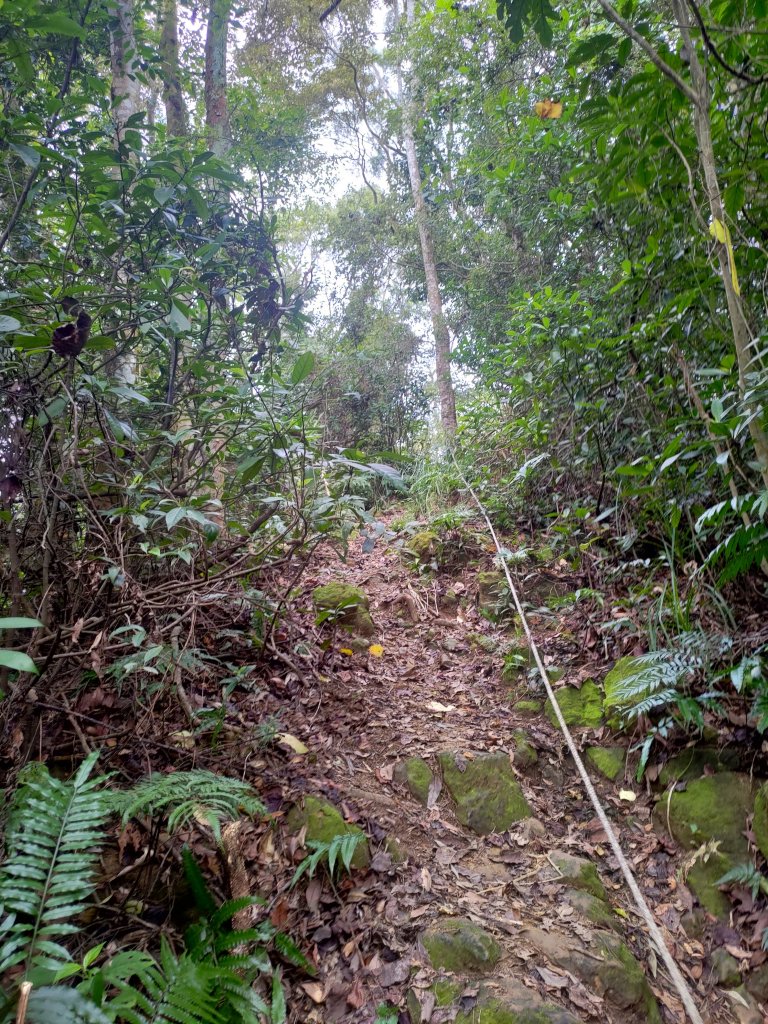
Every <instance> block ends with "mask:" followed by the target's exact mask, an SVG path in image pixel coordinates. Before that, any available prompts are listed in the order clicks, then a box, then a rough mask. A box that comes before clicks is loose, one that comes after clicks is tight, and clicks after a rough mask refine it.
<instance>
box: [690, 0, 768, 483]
mask: <svg viewBox="0 0 768 1024" xmlns="http://www.w3.org/2000/svg"><path fill="white" fill-rule="evenodd" d="M672 8H673V10H674V12H675V17H676V18H677V23H678V26H679V29H680V35H681V37H682V40H683V43H684V45H685V47H686V48H687V50H688V53H689V56H690V61H691V63H690V68H691V84H692V85H693V89H694V92H695V94H696V100H695V102H694V104H693V124H694V128H695V130H696V141H697V142H698V146H699V160H700V162H701V169H702V171H703V174H704V187H705V191H706V195H707V202H708V204H709V212H710V215H711V217H712V222H713V224H714V223H718V222H719V223H720V224H721V225H722V226H723V227H725V223H726V220H725V210H724V209H723V199H722V194H721V192H720V183H719V181H718V178H717V163H716V160H715V149H714V146H713V144H712V121H711V117H710V109H711V97H710V94H709V83H708V82H707V72H706V69H705V67H704V65H703V64H702V62H701V59H700V57H699V52H698V50H697V48H696V45H695V44H694V41H693V39H692V38H691V32H690V28H689V27H688V25H689V21H690V18H689V15H688V10H687V8H686V6H685V4H684V2H683V0H672ZM715 247H716V249H717V260H718V263H719V266H720V276H721V277H722V280H723V287H724V288H725V299H726V303H727V305H728V316H729V319H730V321H731V332H732V334H733V347H734V349H735V351H736V361H737V365H738V369H739V394H740V395H741V397H742V398H743V397H744V393H745V391H746V388H747V373H748V372H749V370H750V363H751V362H752V351H751V350H752V335H751V333H750V330H749V324H748V323H747V319H746V317H745V315H744V306H743V305H742V302H741V296H740V294H739V292H738V290H737V288H736V283H735V280H734V278H735V271H734V266H733V265H732V261H735V259H736V256H735V253H734V251H733V247H732V246H731V245H729V244H727V243H726V242H725V241H722V240H721V241H718V240H717V239H716V241H715ZM750 411H751V416H750V420H749V433H750V436H751V438H752V444H753V445H754V448H755V454H756V456H757V461H758V465H759V467H760V475H761V476H762V478H763V483H764V484H765V486H766V488H768V437H766V434H765V431H764V430H763V427H762V424H761V422H760V420H761V416H762V409H760V408H753V409H751V410H750Z"/></svg>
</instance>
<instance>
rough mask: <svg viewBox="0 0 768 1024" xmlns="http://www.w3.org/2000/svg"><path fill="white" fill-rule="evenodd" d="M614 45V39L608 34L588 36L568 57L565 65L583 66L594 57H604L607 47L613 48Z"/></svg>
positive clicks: (600, 33) (601, 33)
mask: <svg viewBox="0 0 768 1024" xmlns="http://www.w3.org/2000/svg"><path fill="white" fill-rule="evenodd" d="M615 43H616V39H615V38H614V36H612V35H611V33H610V32H598V33H597V35H594V36H590V37H589V39H585V40H584V42H583V43H579V45H578V46H577V47H576V49H575V50H574V51H573V52H572V53H571V54H570V55H569V57H568V62H567V63H568V65H569V66H571V67H575V66H577V65H579V64H585V63H586V62H587V61H589V60H592V59H593V58H595V57H598V56H604V55H606V51H607V50H608V49H609V47H613V46H614V45H615Z"/></svg>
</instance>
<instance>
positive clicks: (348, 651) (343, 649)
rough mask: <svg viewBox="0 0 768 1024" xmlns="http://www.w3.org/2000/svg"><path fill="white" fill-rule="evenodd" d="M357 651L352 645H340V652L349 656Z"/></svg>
mask: <svg viewBox="0 0 768 1024" xmlns="http://www.w3.org/2000/svg"><path fill="white" fill-rule="evenodd" d="M354 653H355V652H354V651H353V650H352V649H351V648H350V647H340V648H339V654H346V655H347V657H348V658H351V657H352V655H353V654H354Z"/></svg>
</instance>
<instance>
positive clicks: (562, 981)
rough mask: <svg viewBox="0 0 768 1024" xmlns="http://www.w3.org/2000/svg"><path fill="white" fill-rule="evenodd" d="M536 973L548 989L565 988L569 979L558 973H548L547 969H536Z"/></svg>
mask: <svg viewBox="0 0 768 1024" xmlns="http://www.w3.org/2000/svg"><path fill="white" fill-rule="evenodd" d="M536 973H537V974H538V975H539V977H540V978H541V980H542V981H543V982H544V984H545V985H546V986H547V987H548V988H567V987H568V985H569V983H570V979H569V978H568V977H567V976H566V975H565V974H560V973H559V972H558V971H550V969H549V968H548V967H537V968H536Z"/></svg>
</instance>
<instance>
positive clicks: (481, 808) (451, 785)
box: [439, 751, 531, 835]
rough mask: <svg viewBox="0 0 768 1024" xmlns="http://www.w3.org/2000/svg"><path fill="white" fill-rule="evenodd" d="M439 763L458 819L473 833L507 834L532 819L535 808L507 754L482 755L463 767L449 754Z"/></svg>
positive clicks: (462, 763) (446, 752) (445, 753)
mask: <svg viewBox="0 0 768 1024" xmlns="http://www.w3.org/2000/svg"><path fill="white" fill-rule="evenodd" d="M439 761H440V767H441V768H442V771H443V781H444V782H445V786H446V789H447V790H448V792H449V793H450V794H451V796H452V797H453V800H454V802H455V804H456V817H457V818H458V820H459V821H460V822H461V824H462V825H466V826H467V827H468V828H471V829H472V831H473V832H477V833H478V835H488V834H489V833H490V832H504V831H505V830H506V829H508V828H509V827H510V825H513V824H514V823H515V822H516V821H520V819H521V818H528V817H530V815H531V808H530V807H529V806H528V801H527V800H526V799H525V797H524V796H523V791H522V789H521V788H520V784H519V782H518V781H517V779H516V778H515V775H514V772H513V771H512V765H511V764H510V762H509V757H508V756H507V755H506V754H504V753H497V754H480V755H478V757H476V758H474V760H472V761H467V762H464V761H463V760H462V761H461V764H460V765H459V764H457V762H456V757H455V755H454V754H453V753H451V752H450V751H445V752H444V753H442V754H440V755H439Z"/></svg>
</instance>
